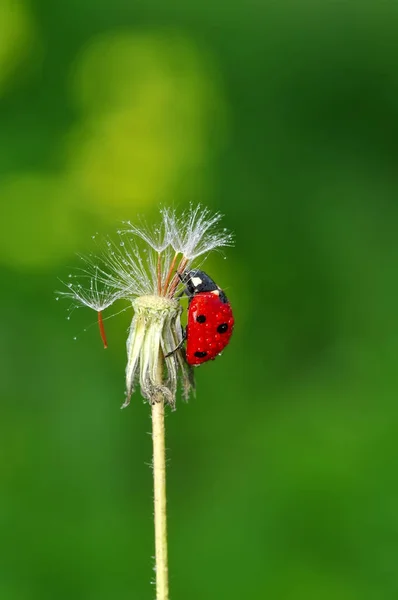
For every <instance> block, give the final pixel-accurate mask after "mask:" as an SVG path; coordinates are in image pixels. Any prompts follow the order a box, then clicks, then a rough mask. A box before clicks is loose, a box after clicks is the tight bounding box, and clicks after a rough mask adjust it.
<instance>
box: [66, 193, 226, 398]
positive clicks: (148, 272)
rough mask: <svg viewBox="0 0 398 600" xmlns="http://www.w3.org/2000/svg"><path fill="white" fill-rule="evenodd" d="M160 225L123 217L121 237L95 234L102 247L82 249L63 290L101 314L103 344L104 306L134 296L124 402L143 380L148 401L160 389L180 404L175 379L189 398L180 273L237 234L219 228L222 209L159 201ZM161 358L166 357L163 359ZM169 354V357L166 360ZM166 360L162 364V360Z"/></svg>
mask: <svg viewBox="0 0 398 600" xmlns="http://www.w3.org/2000/svg"><path fill="white" fill-rule="evenodd" d="M160 216H161V218H160V221H159V223H158V224H157V225H154V226H148V224H147V223H146V222H145V221H144V220H143V219H141V220H140V221H139V225H135V224H133V223H132V222H131V221H124V222H123V228H120V229H119V230H118V231H117V238H116V239H112V238H110V237H106V238H104V239H102V240H101V241H100V240H99V239H98V235H99V234H98V232H96V233H95V235H93V236H92V237H93V239H94V243H95V245H96V246H97V252H90V253H89V254H88V255H87V256H83V255H81V256H80V261H81V263H80V267H79V268H78V269H76V271H75V272H74V273H69V275H68V278H67V281H66V282H63V283H64V286H65V288H66V289H65V290H64V291H62V292H58V296H57V299H58V298H59V297H61V296H62V297H66V298H70V299H71V300H72V301H73V304H72V307H71V311H70V313H69V316H68V317H67V318H68V319H69V318H70V314H71V312H72V311H73V310H74V309H75V308H76V307H78V306H85V307H88V308H91V309H93V310H95V311H96V312H98V313H99V319H98V320H99V323H100V332H101V337H103V341H104V340H105V341H104V343H106V338H105V332H104V330H103V325H102V316H101V314H100V313H102V311H104V310H106V309H107V308H108V307H110V306H111V305H112V304H113V303H114V302H116V301H117V300H120V299H127V300H129V301H131V303H132V307H133V311H134V315H133V319H132V322H131V326H130V333H129V337H128V340H127V358H128V361H127V368H126V389H127V395H126V402H125V403H124V405H123V406H126V405H127V404H128V403H129V401H130V396H131V394H132V392H133V390H134V388H135V386H136V384H137V382H139V384H140V388H141V394H142V395H143V397H144V398H146V399H148V400H149V402H154V401H156V398H157V397H159V395H160V396H161V397H162V398H163V399H164V401H165V402H166V403H168V404H170V405H171V406H174V404H175V396H176V390H177V381H178V379H180V380H181V383H182V393H183V395H184V397H185V398H188V396H189V394H190V393H191V391H192V390H193V389H194V380H193V370H192V367H190V366H189V365H188V364H187V362H186V360H185V359H184V353H183V350H182V349H181V348H180V346H181V345H182V342H183V337H182V327H181V322H180V315H181V311H182V306H181V305H180V302H179V300H178V298H177V296H178V293H179V292H180V291H181V290H182V289H183V283H181V281H180V279H181V275H182V273H183V272H184V271H186V270H187V269H189V268H190V267H191V263H192V261H194V260H195V259H197V258H198V257H200V256H201V257H202V259H201V261H200V262H202V261H204V260H205V258H206V255H207V254H209V253H210V252H211V251H212V250H220V249H221V248H222V247H225V246H231V245H233V235H232V234H231V233H230V232H229V231H228V230H227V229H226V228H220V227H219V224H220V221H221V219H222V215H221V214H220V213H218V212H215V213H214V212H212V211H210V210H209V209H207V208H205V207H203V206H201V205H198V206H193V205H190V207H189V208H188V210H185V211H183V212H182V213H180V214H178V213H177V212H176V211H175V210H174V209H170V208H162V209H161V210H160ZM162 357H164V358H162ZM162 361H164V363H163V362H162ZM159 364H161V365H162V364H163V365H164V368H163V367H162V368H161V369H160V371H163V373H162V372H161V373H160V377H159V369H158V365H159Z"/></svg>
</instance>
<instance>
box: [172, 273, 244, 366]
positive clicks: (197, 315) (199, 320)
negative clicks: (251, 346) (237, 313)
mask: <svg viewBox="0 0 398 600" xmlns="http://www.w3.org/2000/svg"><path fill="white" fill-rule="evenodd" d="M181 280H182V281H183V282H184V283H185V290H184V293H185V294H186V295H187V296H188V298H189V305H188V322H187V328H186V332H185V336H186V340H187V347H186V360H187V363H188V364H189V365H195V366H197V365H201V364H202V363H204V362H206V361H208V360H214V359H215V358H216V356H218V354H220V352H221V351H222V350H223V349H224V348H225V346H226V345H227V344H228V343H229V340H230V339H231V335H232V331H233V328H234V317H233V314H232V309H231V305H230V303H229V301H228V298H227V296H226V295H225V294H224V292H223V290H222V289H221V288H219V287H218V285H217V284H216V283H215V282H214V281H213V280H212V279H211V278H210V277H209V276H208V275H207V274H206V273H204V271H199V270H193V271H186V272H185V273H184V274H183V275H182V277H181Z"/></svg>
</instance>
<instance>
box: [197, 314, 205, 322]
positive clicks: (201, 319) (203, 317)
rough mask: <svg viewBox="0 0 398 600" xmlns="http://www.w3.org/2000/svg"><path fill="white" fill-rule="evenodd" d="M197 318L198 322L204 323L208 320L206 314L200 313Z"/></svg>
mask: <svg viewBox="0 0 398 600" xmlns="http://www.w3.org/2000/svg"><path fill="white" fill-rule="evenodd" d="M196 320H197V322H198V323H204V322H205V321H206V317H205V315H198V316H197V317H196Z"/></svg>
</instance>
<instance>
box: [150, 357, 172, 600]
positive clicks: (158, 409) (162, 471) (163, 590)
mask: <svg viewBox="0 0 398 600" xmlns="http://www.w3.org/2000/svg"><path fill="white" fill-rule="evenodd" d="M162 376H163V357H162V359H161V357H160V356H159V363H158V379H159V383H161V381H162ZM152 441H153V487H154V517H155V567H156V600H168V598H169V568H168V560H167V514H166V452H165V427H164V399H163V397H162V396H159V395H158V396H157V397H156V398H155V402H154V403H153V404H152Z"/></svg>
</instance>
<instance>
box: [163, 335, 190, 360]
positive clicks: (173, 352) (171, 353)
mask: <svg viewBox="0 0 398 600" xmlns="http://www.w3.org/2000/svg"><path fill="white" fill-rule="evenodd" d="M186 339H187V330H186V328H185V329H183V330H182V340H181V342H180V343H179V344H178V346H176V347H175V348H174V350H172V351H171V352H168V353H167V354H165V355H164V357H165V358H169V356H172V355H173V354H175V353H176V352H177V350H179V349H180V348H181V346H182V345H183V343H184V342H185V340H186Z"/></svg>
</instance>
